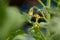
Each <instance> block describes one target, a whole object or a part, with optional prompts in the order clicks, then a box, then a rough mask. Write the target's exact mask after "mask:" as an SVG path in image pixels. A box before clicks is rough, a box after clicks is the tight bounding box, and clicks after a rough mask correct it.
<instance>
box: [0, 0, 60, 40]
mask: <svg viewBox="0 0 60 40" xmlns="http://www.w3.org/2000/svg"><path fill="white" fill-rule="evenodd" d="M54 1H55V2H56V3H57V4H58V2H60V1H57V0H54ZM38 2H39V3H40V4H41V5H42V6H43V9H41V10H40V9H39V8H37V7H35V8H36V9H37V10H38V11H39V12H40V15H39V13H38V12H37V14H33V8H34V7H32V9H31V10H29V14H30V15H29V14H27V13H25V12H22V13H23V14H21V12H20V11H19V10H18V8H17V7H11V6H9V0H0V40H57V39H58V40H60V32H59V31H60V14H59V13H60V7H59V6H57V7H54V8H51V6H50V5H51V0H47V6H45V5H44V4H43V2H42V1H41V0H38ZM58 5H60V4H58ZM44 13H45V14H44ZM31 15H32V16H31ZM41 15H42V16H43V17H42V18H44V20H45V21H46V22H43V21H42V22H40V23H39V22H38V19H40V18H41ZM50 15H51V16H50ZM33 17H34V18H35V19H34V20H33V21H34V22H33V21H31V18H33ZM40 21H41V19H40ZM27 23H29V25H30V24H32V25H30V26H31V27H30V28H28V31H29V34H26V33H25V32H24V30H22V29H21V28H22V27H23V26H25V25H26V24H27ZM28 27H29V26H28ZM42 29H43V30H42Z"/></svg>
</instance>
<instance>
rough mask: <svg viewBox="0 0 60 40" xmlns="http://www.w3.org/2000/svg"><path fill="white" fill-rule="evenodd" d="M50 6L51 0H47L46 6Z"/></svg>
mask: <svg viewBox="0 0 60 40" xmlns="http://www.w3.org/2000/svg"><path fill="white" fill-rule="evenodd" d="M50 6H51V0H47V7H48V8H50Z"/></svg>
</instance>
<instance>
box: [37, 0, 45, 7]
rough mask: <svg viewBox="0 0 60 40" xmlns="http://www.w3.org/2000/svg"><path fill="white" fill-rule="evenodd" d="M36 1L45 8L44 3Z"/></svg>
mask: <svg viewBox="0 0 60 40" xmlns="http://www.w3.org/2000/svg"><path fill="white" fill-rule="evenodd" d="M38 2H39V3H40V4H41V5H42V6H43V8H45V5H44V3H43V2H42V1H41V0H38Z"/></svg>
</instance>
